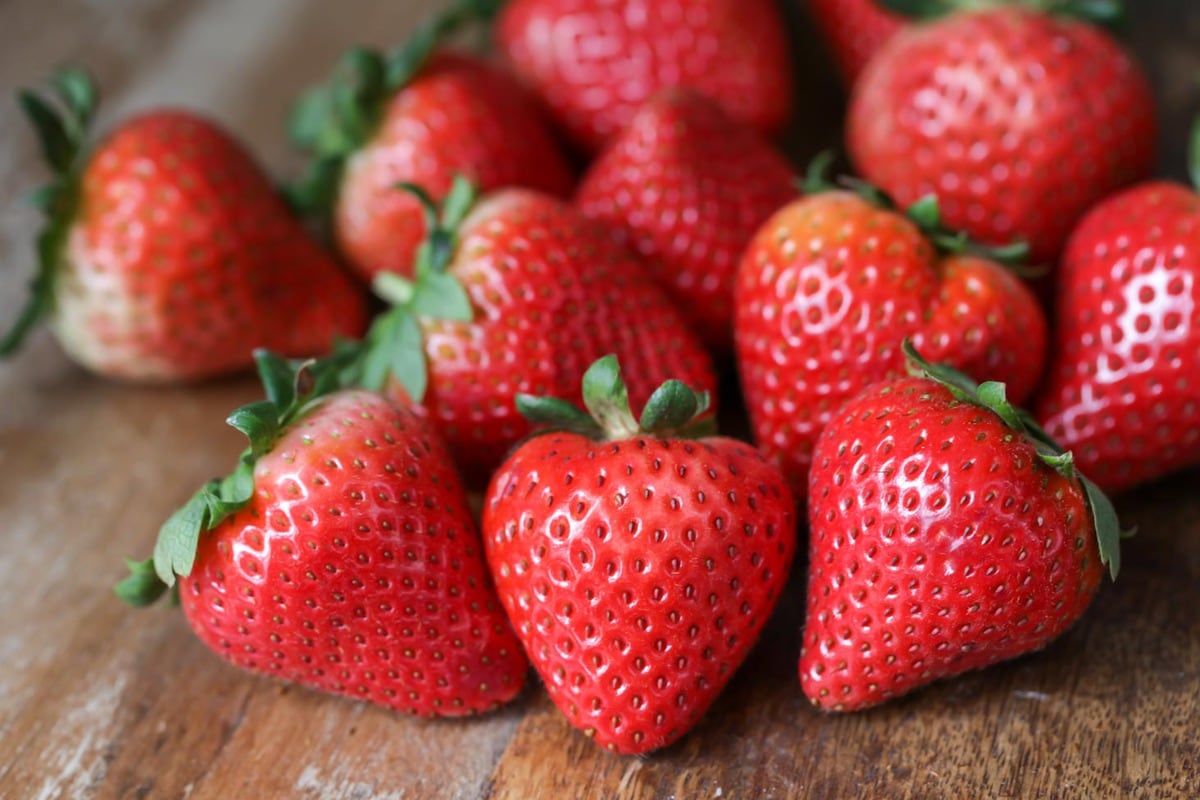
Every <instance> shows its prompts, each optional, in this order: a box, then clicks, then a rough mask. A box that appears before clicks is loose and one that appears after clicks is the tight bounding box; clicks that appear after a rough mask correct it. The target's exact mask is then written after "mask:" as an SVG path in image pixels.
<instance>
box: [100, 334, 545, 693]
mask: <svg viewBox="0 0 1200 800" xmlns="http://www.w3.org/2000/svg"><path fill="white" fill-rule="evenodd" d="M258 362H259V369H260V373H261V375H262V377H263V382H264V385H265V386H266V389H267V397H268V399H267V400H264V401H262V402H259V403H255V404H252V405H249V406H246V407H244V408H241V409H239V410H237V411H235V412H234V413H233V415H232V416H230V418H229V424H230V425H232V426H233V427H235V428H237V429H238V430H240V431H242V432H243V433H245V434H246V435H247V437H248V438H249V439H250V447H249V448H248V449H247V450H246V452H245V453H243V454H242V457H241V459H240V460H239V462H238V466H237V468H236V469H235V470H234V472H233V473H232V474H231V475H230V476H228V477H227V478H225V479H223V480H217V481H212V482H210V483H209V484H207V485H206V486H204V487H203V488H202V489H201V490H200V491H199V492H198V493H197V494H196V495H195V496H194V497H193V498H192V499H191V500H190V501H189V502H188V503H187V505H186V506H184V508H183V509H181V510H180V511H178V512H177V513H176V514H175V515H174V516H172V517H171V518H170V519H169V520H168V521H167V523H166V524H165V525H164V526H163V528H162V531H161V532H160V533H159V538H158V543H157V544H156V546H155V548H154V557H153V558H152V559H150V560H148V561H145V562H141V563H131V564H130V568H131V569H132V574H131V575H130V577H129V578H127V579H126V580H125V581H124V582H123V583H121V584H119V585H118V587H117V593H118V594H119V595H120V596H121V597H122V598H123V599H125V600H127V601H129V602H131V603H134V604H136V605H144V604H147V603H150V602H153V601H154V600H155V599H156V598H157V597H158V596H160V595H161V594H162V593H163V592H164V591H165V590H166V589H167V587H168V586H172V585H175V584H176V576H177V575H178V576H179V582H178V593H179V600H180V603H181V604H182V606H183V613H184V616H185V618H186V619H187V621H188V624H189V625H190V626H191V627H192V630H193V631H195V633H196V635H197V636H199V637H200V639H201V641H203V642H204V643H205V645H207V646H208V647H209V648H210V649H211V650H212V651H213V652H215V653H216V654H217V655H219V656H221V657H222V658H224V659H226V660H228V661H231V662H232V663H234V664H236V665H238V666H240V667H244V668H246V669H248V670H251V671H253V672H258V673H263V674H266V675H270V676H272V677H275V678H281V679H284V680H289V681H295V682H296V683H299V684H302V685H304V686H308V687H311V688H314V689H318V690H320V691H325V692H332V693H334V694H341V695H348V696H350V697H354V698H357V699H361V700H367V701H369V702H372V703H376V704H378V705H382V706H387V707H389V708H394V709H397V710H400V711H405V712H409V713H413V714H422V715H438V716H460V715H464V714H472V713H477V712H483V711H488V710H490V709H493V708H495V707H497V706H499V705H501V704H503V703H506V702H508V701H509V700H511V699H512V698H513V697H514V696H515V695H516V694H517V692H519V691H520V689H521V687H522V685H523V683H524V679H525V673H526V666H527V665H526V662H525V659H524V657H523V656H522V654H521V650H520V643H519V642H518V641H517V640H516V638H515V636H514V635H513V631H512V628H511V626H510V625H509V624H508V621H507V620H506V619H505V618H504V613H503V612H502V610H501V609H500V607H499V606H498V605H497V603H496V598H495V595H494V593H493V590H492V585H491V581H490V579H489V577H488V573H487V568H486V565H485V563H484V557H483V552H482V550H481V545H480V540H479V535H478V532H477V530H476V527H475V524H474V522H473V520H472V518H471V514H470V511H469V509H468V505H467V498H466V495H465V493H464V491H463V489H462V486H461V484H460V483H459V480H458V477H457V475H456V474H455V472H454V468H453V466H452V465H451V463H450V458H449V455H448V454H447V453H446V450H445V447H444V446H443V445H442V443H441V442H440V441H439V440H438V438H437V437H436V436H435V435H434V434H433V433H432V432H431V431H430V430H429V429H428V427H427V425H426V424H425V423H424V422H422V421H421V420H420V419H419V418H418V417H416V416H415V415H414V414H413V413H412V412H411V411H408V410H407V409H404V408H402V407H399V406H396V405H393V404H392V403H390V402H388V401H386V400H384V399H383V398H382V397H380V396H379V395H377V394H374V393H371V392H364V391H347V390H338V389H337V381H336V380H335V373H334V372H333V371H332V370H330V369H325V368H322V366H321V365H320V364H317V365H314V366H313V367H311V368H302V369H300V370H299V371H296V370H295V368H294V367H292V366H291V365H289V364H288V363H287V362H285V361H283V360H282V359H279V358H278V357H275V356H272V355H271V354H269V353H263V354H260V355H259V358H258Z"/></svg>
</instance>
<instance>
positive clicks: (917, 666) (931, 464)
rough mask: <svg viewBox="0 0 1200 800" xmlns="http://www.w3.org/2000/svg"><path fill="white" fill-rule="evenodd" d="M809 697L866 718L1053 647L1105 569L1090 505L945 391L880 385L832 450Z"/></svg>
mask: <svg viewBox="0 0 1200 800" xmlns="http://www.w3.org/2000/svg"><path fill="white" fill-rule="evenodd" d="M809 526H810V532H811V533H810V539H809V584H808V612H807V618H806V621H805V628H804V639H803V646H802V649H801V655H800V683H801V686H802V688H803V690H804V693H805V694H806V695H807V696H808V698H809V699H810V700H811V701H812V702H813V703H814V704H815V705H816V706H817V707H819V708H821V709H824V710H830V711H852V710H857V709H862V708H866V707H869V706H872V705H875V704H877V703H881V702H884V701H886V700H888V699H889V698H893V697H898V696H900V695H902V694H904V693H906V692H909V691H911V690H913V689H916V688H918V687H920V686H923V685H925V684H928V683H930V682H932V681H935V680H938V679H940V678H945V677H949V676H952V675H957V674H960V673H962V672H966V671H968V670H974V669H979V668H982V667H985V666H988V665H990V664H994V663H996V662H999V661H1003V660H1007V659H1010V658H1014V657H1016V656H1019V655H1022V654H1024V653H1028V652H1032V651H1035V650H1038V649H1041V648H1043V647H1045V646H1046V645H1047V644H1048V643H1049V642H1050V641H1052V640H1053V639H1055V638H1056V637H1058V636H1059V635H1060V634H1062V633H1063V632H1064V631H1065V630H1066V629H1068V628H1069V627H1070V626H1071V625H1072V624H1073V623H1074V622H1075V621H1076V620H1078V619H1079V617H1080V616H1081V615H1082V614H1083V613H1084V611H1085V610H1086V608H1087V607H1088V605H1089V604H1090V602H1091V601H1092V598H1093V597H1094V596H1095V594H1096V592H1097V591H1098V588H1099V585H1100V581H1101V578H1102V577H1103V568H1102V565H1101V562H1100V557H1099V552H1098V550H1097V545H1096V536H1095V531H1094V529H1093V527H1092V521H1091V516H1090V513H1089V510H1088V506H1087V500H1086V499H1085V497H1084V494H1083V490H1082V488H1081V487H1080V485H1079V484H1078V482H1077V481H1076V480H1074V479H1067V478H1064V477H1063V476H1061V475H1060V474H1059V473H1057V472H1056V471H1054V470H1053V469H1052V468H1050V467H1048V466H1046V465H1045V464H1044V463H1043V462H1042V461H1041V460H1040V459H1039V457H1038V456H1037V454H1036V452H1035V450H1034V449H1033V447H1032V446H1031V445H1030V444H1029V443H1028V442H1027V441H1026V440H1025V439H1024V438H1023V437H1021V436H1019V435H1018V434H1016V433H1015V432H1014V431H1012V430H1011V429H1009V428H1007V427H1005V426H1004V424H1003V423H1002V422H1001V421H1000V418H999V417H998V416H996V415H995V414H993V413H992V412H990V411H987V410H985V409H982V408H979V407H977V406H975V405H972V404H968V403H962V402H960V401H958V400H956V399H954V397H953V396H952V395H951V394H950V392H949V391H948V390H947V389H946V388H944V387H943V386H941V385H939V384H935V383H933V382H932V381H927V380H924V379H916V378H907V379H901V380H899V381H894V382H890V383H883V384H877V385H876V386H874V387H871V388H870V389H868V390H867V391H865V392H864V393H863V394H862V395H860V396H859V397H857V398H856V399H854V400H852V401H851V402H850V403H848V404H847V405H846V406H845V407H844V408H843V409H842V410H841V411H840V412H839V413H838V414H837V415H836V416H835V418H834V419H833V421H831V422H830V424H829V425H828V426H827V427H826V428H825V430H824V432H823V433H822V434H821V438H820V441H819V442H818V444H817V449H816V452H815V454H814V465H813V469H812V473H811V477H810V496H809Z"/></svg>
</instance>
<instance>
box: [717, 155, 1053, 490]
mask: <svg viewBox="0 0 1200 800" xmlns="http://www.w3.org/2000/svg"><path fill="white" fill-rule="evenodd" d="M819 172H820V167H819V166H818V168H817V170H816V173H818V174H814V175H813V176H812V178H810V181H809V186H808V189H807V191H808V193H809V196H808V197H806V198H804V199H801V200H797V201H795V202H793V203H792V204H790V205H788V206H787V207H785V208H783V209H782V210H780V211H779V212H778V213H777V214H776V215H775V216H774V217H772V218H771V219H770V220H769V221H768V222H767V223H766V224H765V225H764V226H763V227H762V229H761V230H760V231H759V232H758V233H757V234H756V235H755V237H754V239H753V240H752V241H751V243H750V245H749V247H748V248H747V250H746V253H745V255H744V257H743V259H742V265H741V269H740V272H739V275H738V286H737V305H736V311H735V318H734V333H735V339H736V350H737V361H738V368H739V371H740V373H741V378H742V388H743V390H744V393H745V397H746V405H747V410H748V412H749V415H750V421H751V423H752V428H753V431H754V437H755V440H756V442H757V443H758V445H759V447H760V448H762V450H763V451H764V452H765V453H766V454H767V456H768V458H770V459H771V460H772V461H773V462H774V463H776V464H779V465H781V466H782V467H783V470H784V472H785V473H786V474H787V475H788V477H789V479H790V480H791V481H792V488H793V490H794V491H795V492H796V494H797V495H798V496H801V497H803V495H804V493H805V486H806V484H807V476H808V468H809V464H810V463H811V454H812V448H813V444H814V443H815V442H816V439H817V436H818V435H819V434H820V432H821V429H822V428H823V427H824V426H825V424H826V423H827V422H828V421H829V420H830V419H832V418H833V415H834V414H835V413H836V412H837V410H838V407H839V406H841V404H842V403H844V402H845V401H847V400H849V399H850V398H851V397H853V396H854V395H855V394H857V393H858V392H859V391H860V390H861V389H863V388H865V387H866V386H868V385H869V384H872V383H875V382H877V381H881V380H885V379H887V378H890V377H895V376H898V375H901V374H903V372H904V356H903V353H902V352H901V350H900V342H901V341H902V340H903V339H904V338H906V337H911V338H912V339H914V341H916V342H917V344H918V346H920V347H921V348H922V350H923V351H924V352H925V353H926V354H927V355H928V356H929V357H930V358H934V359H937V360H939V361H947V362H949V363H951V364H952V365H954V366H955V367H958V368H960V369H963V370H965V371H967V372H968V373H970V374H971V375H973V376H976V377H984V376H988V375H994V376H996V377H998V378H1002V379H1004V380H1005V381H1007V382H1008V383H1009V386H1010V391H1011V393H1012V395H1013V396H1014V397H1015V398H1017V400H1018V401H1021V400H1023V399H1024V398H1026V397H1028V396H1029V395H1030V394H1031V393H1032V392H1033V389H1034V386H1035V385H1036V383H1037V380H1038V378H1039V376H1040V375H1041V371H1042V365H1043V359H1044V355H1045V354H1044V350H1045V346H1046V321H1045V317H1044V315H1043V313H1042V310H1041V308H1040V306H1039V305H1038V303H1037V300H1036V298H1035V297H1034V295H1033V293H1032V292H1031V291H1030V290H1029V288H1028V287H1027V286H1025V285H1024V283H1022V281H1021V280H1020V279H1019V278H1018V277H1017V276H1016V275H1014V274H1012V273H1011V272H1010V271H1008V270H1007V269H1005V268H1004V267H1002V266H1001V265H1000V264H999V263H997V261H996V259H999V258H1009V257H1013V256H1017V255H1019V248H1017V249H1014V250H1011V251H1008V252H1004V251H992V250H988V249H987V248H979V247H977V246H973V245H971V244H970V243H969V242H968V241H967V240H965V239H964V238H963V237H961V236H956V235H951V234H949V233H948V232H946V231H945V230H944V229H942V228H941V227H940V222H939V219H938V206H937V202H936V201H935V200H934V199H933V198H932V197H930V198H926V199H924V200H922V201H921V202H919V203H917V204H915V205H914V206H912V207H911V208H910V209H909V210H908V212H907V214H902V213H900V212H898V211H897V210H895V208H894V207H893V206H892V204H891V202H890V201H889V200H888V199H887V198H886V197H885V196H883V195H880V194H878V193H877V192H874V191H872V190H870V188H869V187H865V186H862V185H861V184H853V185H855V186H856V187H857V188H858V190H859V192H854V191H838V190H833V191H829V188H830V187H828V184H826V183H824V182H823V180H822V179H820V178H819Z"/></svg>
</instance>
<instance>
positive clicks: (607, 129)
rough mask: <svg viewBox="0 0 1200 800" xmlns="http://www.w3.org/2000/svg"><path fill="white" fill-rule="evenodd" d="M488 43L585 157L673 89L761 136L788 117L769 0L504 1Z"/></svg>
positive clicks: (782, 43) (781, 55)
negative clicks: (708, 102) (699, 97)
mask: <svg viewBox="0 0 1200 800" xmlns="http://www.w3.org/2000/svg"><path fill="white" fill-rule="evenodd" d="M496 42H497V45H498V47H499V49H500V51H501V52H502V53H503V54H504V55H505V56H506V57H507V59H508V61H509V62H510V64H511V65H512V67H513V69H514V70H515V72H516V73H517V75H518V76H520V77H521V78H522V80H523V81H524V82H525V83H526V84H527V85H529V86H530V87H531V88H532V89H533V90H534V91H536V92H537V94H538V95H539V96H540V97H541V98H542V100H543V101H544V102H545V104H546V105H547V106H548V107H549V108H550V110H551V111H552V112H553V113H554V115H555V117H556V118H557V119H558V121H559V123H560V124H561V125H562V127H563V128H565V129H566V131H567V132H568V133H569V134H570V135H571V138H572V139H573V140H575V142H576V143H577V144H579V145H580V146H581V147H583V148H584V149H586V150H588V151H596V150H598V149H599V148H600V147H601V146H602V145H603V144H604V142H605V141H606V140H607V139H608V138H609V137H611V136H613V135H614V134H615V133H617V132H618V131H620V130H621V129H622V128H623V127H624V126H625V125H626V124H628V122H629V121H630V120H631V119H632V118H633V116H634V114H635V113H636V112H637V109H638V108H639V107H640V106H641V105H642V104H643V103H645V102H646V101H647V100H648V99H650V98H651V97H653V96H654V95H655V94H657V93H658V92H659V91H660V90H662V89H668V88H672V87H675V86H684V87H689V88H692V89H695V90H697V91H699V92H701V93H703V94H705V95H707V96H709V97H711V98H713V99H715V100H716V101H717V102H719V103H720V104H721V106H722V107H723V108H724V109H725V110H726V111H727V112H728V113H729V114H730V115H731V116H732V117H734V118H735V119H738V120H740V121H742V122H744V123H746V124H749V125H751V126H753V127H755V128H757V129H758V130H760V131H762V132H763V133H766V134H771V133H774V132H775V131H777V130H779V129H780V128H781V127H782V126H783V124H784V123H785V122H786V121H787V119H788V117H789V116H790V114H791V104H792V99H791V95H792V86H791V67H790V63H789V60H788V54H787V42H786V39H785V37H784V24H783V20H782V19H781V17H780V14H779V11H778V9H776V8H775V7H774V4H773V3H772V2H771V0H656V2H645V1H644V0H636V2H625V0H512V2H509V3H507V4H506V5H505V7H504V10H503V11H502V12H501V16H500V17H499V19H498V20H497V23H496Z"/></svg>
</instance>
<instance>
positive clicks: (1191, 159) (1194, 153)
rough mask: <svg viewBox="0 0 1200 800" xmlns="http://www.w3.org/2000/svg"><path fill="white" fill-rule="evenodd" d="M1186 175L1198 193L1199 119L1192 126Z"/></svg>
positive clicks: (1199, 179)
mask: <svg viewBox="0 0 1200 800" xmlns="http://www.w3.org/2000/svg"><path fill="white" fill-rule="evenodd" d="M1188 175H1189V177H1191V179H1192V186H1193V187H1194V188H1195V189H1196V190H1197V191H1200V117H1197V118H1196V121H1195V122H1194V123H1193V124H1192V135H1191V141H1190V142H1189V146H1188Z"/></svg>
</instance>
